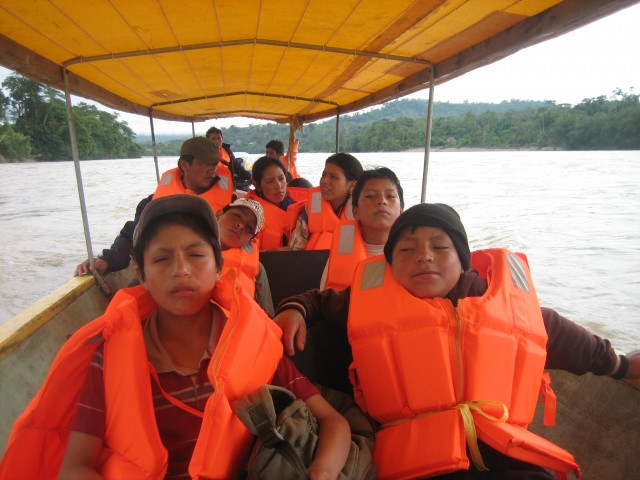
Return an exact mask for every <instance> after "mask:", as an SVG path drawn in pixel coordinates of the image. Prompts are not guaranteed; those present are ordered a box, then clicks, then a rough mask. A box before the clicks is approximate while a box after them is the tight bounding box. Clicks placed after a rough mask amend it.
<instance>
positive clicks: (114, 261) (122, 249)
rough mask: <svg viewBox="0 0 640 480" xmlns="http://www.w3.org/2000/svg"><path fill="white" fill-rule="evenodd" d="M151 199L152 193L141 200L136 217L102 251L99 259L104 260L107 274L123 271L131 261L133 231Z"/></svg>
mask: <svg viewBox="0 0 640 480" xmlns="http://www.w3.org/2000/svg"><path fill="white" fill-rule="evenodd" d="M152 198H153V193H152V194H151V195H149V196H148V197H145V198H143V199H142V200H141V201H140V203H138V206H137V207H136V215H135V217H134V219H133V220H130V221H128V222H126V223H125V224H124V226H123V227H122V230H120V233H119V234H118V236H117V237H116V239H115V240H114V241H113V244H112V245H111V247H110V248H105V249H104V250H102V253H101V254H100V257H101V258H103V259H104V260H106V262H107V263H108V264H109V267H108V268H107V272H117V271H118V270H124V269H125V268H127V267H128V266H129V262H130V261H131V251H132V250H133V231H134V230H135V228H136V225H137V224H138V220H140V215H142V211H143V210H144V208H145V207H146V206H147V204H148V203H149V202H150V201H151V199H152Z"/></svg>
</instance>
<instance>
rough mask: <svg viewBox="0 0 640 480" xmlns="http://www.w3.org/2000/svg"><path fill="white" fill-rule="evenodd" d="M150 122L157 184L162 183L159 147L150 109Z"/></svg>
mask: <svg viewBox="0 0 640 480" xmlns="http://www.w3.org/2000/svg"><path fill="white" fill-rule="evenodd" d="M149 122H150V123H151V147H152V148H153V162H154V163H155V165H156V182H157V183H160V169H159V168H158V145H157V144H156V132H155V130H154V129H153V109H152V108H150V109H149Z"/></svg>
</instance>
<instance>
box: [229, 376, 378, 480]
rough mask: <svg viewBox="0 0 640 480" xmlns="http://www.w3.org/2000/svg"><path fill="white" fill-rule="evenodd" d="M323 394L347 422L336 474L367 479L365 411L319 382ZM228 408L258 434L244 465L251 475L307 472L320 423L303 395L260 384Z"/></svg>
mask: <svg viewBox="0 0 640 480" xmlns="http://www.w3.org/2000/svg"><path fill="white" fill-rule="evenodd" d="M321 393H322V396H323V397H324V398H325V399H326V400H327V401H328V402H329V403H330V404H331V405H332V406H333V408H335V409H336V410H337V411H338V412H339V413H340V414H342V415H343V416H344V417H345V418H346V419H347V421H348V422H349V426H350V427H351V448H350V450H349V456H348V458H347V462H346V464H345V466H344V468H343V469H342V472H341V473H340V475H339V476H338V479H339V480H347V479H354V480H370V479H374V478H375V476H376V471H375V467H374V466H373V464H372V453H373V441H374V438H375V434H374V431H373V428H372V427H371V424H370V423H369V421H368V420H367V417H366V416H365V415H364V414H363V413H362V411H361V410H360V408H359V407H358V406H357V405H356V404H355V402H354V401H353V400H352V399H351V397H349V396H348V395H346V394H344V393H341V392H338V391H336V390H331V389H329V388H326V387H321ZM232 408H233V410H234V412H235V413H236V415H238V417H239V418H240V420H241V421H242V422H243V423H244V424H245V425H246V427H247V428H248V429H249V430H251V432H253V433H254V434H255V435H257V437H258V438H257V439H256V442H255V444H254V446H253V449H252V451H251V454H250V457H249V462H248V465H247V472H246V478H247V479H249V480H268V479H274V480H275V479H277V480H289V479H291V480H300V479H307V478H309V477H308V475H307V467H308V466H309V465H310V464H311V461H312V460H313V455H314V452H315V449H316V444H317V441H318V424H317V422H316V419H315V418H314V416H313V415H312V414H311V413H310V412H309V410H308V408H307V405H306V403H305V402H304V401H302V400H300V399H296V398H295V396H294V395H293V393H291V392H290V391H289V390H286V389H284V388H281V387H276V386H274V385H262V386H261V387H260V388H258V389H257V390H255V391H254V392H252V393H250V394H249V395H247V396H245V397H243V398H241V399H239V400H237V401H235V402H234V403H233V405H232Z"/></svg>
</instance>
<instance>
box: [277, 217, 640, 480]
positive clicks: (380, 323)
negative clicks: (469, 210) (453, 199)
mask: <svg viewBox="0 0 640 480" xmlns="http://www.w3.org/2000/svg"><path fill="white" fill-rule="evenodd" d="M275 321H276V323H277V324H278V325H280V326H281V327H282V329H283V342H284V347H285V351H286V352H287V353H288V354H289V355H291V354H293V353H294V351H295V350H296V349H298V350H302V349H304V345H305V341H306V326H312V325H314V324H315V323H317V322H321V321H324V322H334V324H335V325H338V326H340V327H341V330H340V331H341V332H343V335H344V336H345V337H347V338H348V341H349V344H350V345H351V353H352V363H351V367H349V365H348V364H345V365H343V366H342V367H341V371H340V372H336V374H337V375H339V376H341V377H346V376H349V378H350V379H351V383H352V385H353V391H354V396H355V398H356V399H357V401H358V403H359V404H360V406H361V407H362V409H363V410H364V411H365V412H367V413H368V414H369V415H370V416H371V417H372V418H373V419H375V420H376V422H378V424H379V428H378V431H377V433H376V444H375V450H374V464H375V466H376V468H377V471H378V478H398V479H401V478H424V477H429V478H431V477H434V478H443V479H465V480H468V479H486V478H495V479H515V478H518V479H549V480H551V479H553V478H554V477H553V476H552V475H551V474H550V473H548V471H547V470H546V469H552V470H556V471H558V472H560V474H561V475H564V474H566V473H567V472H569V471H574V472H579V468H578V466H577V465H576V463H575V461H574V459H573V457H572V456H571V455H570V454H569V453H568V452H566V451H564V450H562V449H560V448H559V447H557V446H555V445H553V444H552V443H550V442H548V441H547V440H545V439H542V438H541V437H538V436H536V435H534V434H533V433H531V432H529V431H528V430H527V428H526V427H527V425H528V424H529V423H530V422H531V421H532V419H533V414H534V410H535V406H536V402H537V399H538V396H539V395H542V396H543V398H544V399H545V407H546V408H547V410H546V411H545V414H546V413H551V412H553V411H555V410H554V407H555V406H554V405H553V401H554V399H555V397H554V396H553V395H549V394H548V393H549V391H550V386H549V377H548V374H545V373H544V370H545V369H547V368H549V369H562V370H567V371H569V372H572V373H574V374H576V375H582V374H584V373H586V372H592V373H594V374H596V375H608V376H610V377H613V378H616V379H619V378H629V379H638V378H640V351H634V352H632V353H630V354H628V355H627V356H625V355H618V354H617V353H616V352H615V350H614V349H613V348H612V347H611V344H610V343H609V341H607V340H604V339H602V338H599V337H597V336H595V335H592V334H590V333H589V332H588V331H587V330H586V329H584V328H583V327H581V326H579V325H577V324H575V323H573V322H571V321H570V320H567V319H566V318H564V317H562V316H561V315H559V314H558V313H557V312H555V311H554V310H552V309H549V308H542V307H540V305H539V303H538V300H537V297H536V294H535V289H534V286H533V282H532V279H531V275H530V272H529V268H528V265H527V262H526V259H525V258H524V256H521V255H518V254H513V253H511V252H509V251H507V250H503V249H488V250H480V251H477V252H473V253H471V252H470V249H469V244H468V241H467V235H466V232H465V229H464V226H463V224H462V222H461V220H460V217H459V216H458V213H457V212H456V211H455V210H454V209H453V208H451V207H450V206H448V205H444V204H420V205H416V206H414V207H411V208H409V209H408V210H406V211H405V212H404V213H402V215H400V217H398V219H397V220H396V221H395V223H394V224H393V226H392V228H391V231H390V232H389V237H388V240H387V243H386V245H385V247H384V257H382V256H380V257H373V258H369V259H367V260H364V261H363V262H361V263H360V264H359V265H358V268H357V270H356V274H355V278H354V282H353V285H352V286H351V287H349V288H347V289H345V290H342V291H336V290H331V289H330V290H326V291H324V292H320V291H319V290H313V291H309V292H306V293H303V294H301V295H298V296H294V297H291V298H289V299H286V300H284V301H283V303H282V304H281V305H280V307H279V308H278V314H277V315H276V318H275ZM305 322H306V326H305ZM315 347H316V348H318V346H317V345H316V346H315ZM330 354H331V352H327V355H330ZM347 361H350V360H349V359H347ZM391 386H395V387H394V388H393V390H392V391H390V390H389V389H390V388H392V387H391ZM614 401H615V400H614ZM545 419H546V416H545ZM487 470H488V471H487ZM565 478H566V477H565Z"/></svg>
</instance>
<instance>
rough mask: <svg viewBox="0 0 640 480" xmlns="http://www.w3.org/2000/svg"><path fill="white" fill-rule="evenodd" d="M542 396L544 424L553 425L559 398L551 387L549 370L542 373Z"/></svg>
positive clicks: (546, 425)
mask: <svg viewBox="0 0 640 480" xmlns="http://www.w3.org/2000/svg"><path fill="white" fill-rule="evenodd" d="M540 396H541V397H542V403H543V405H544V409H543V415H542V425H544V426H545V427H552V426H554V425H555V424H556V406H557V398H556V394H555V392H554V391H553V389H552V388H551V375H550V374H549V372H545V373H543V374H542V381H541V382H540Z"/></svg>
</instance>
